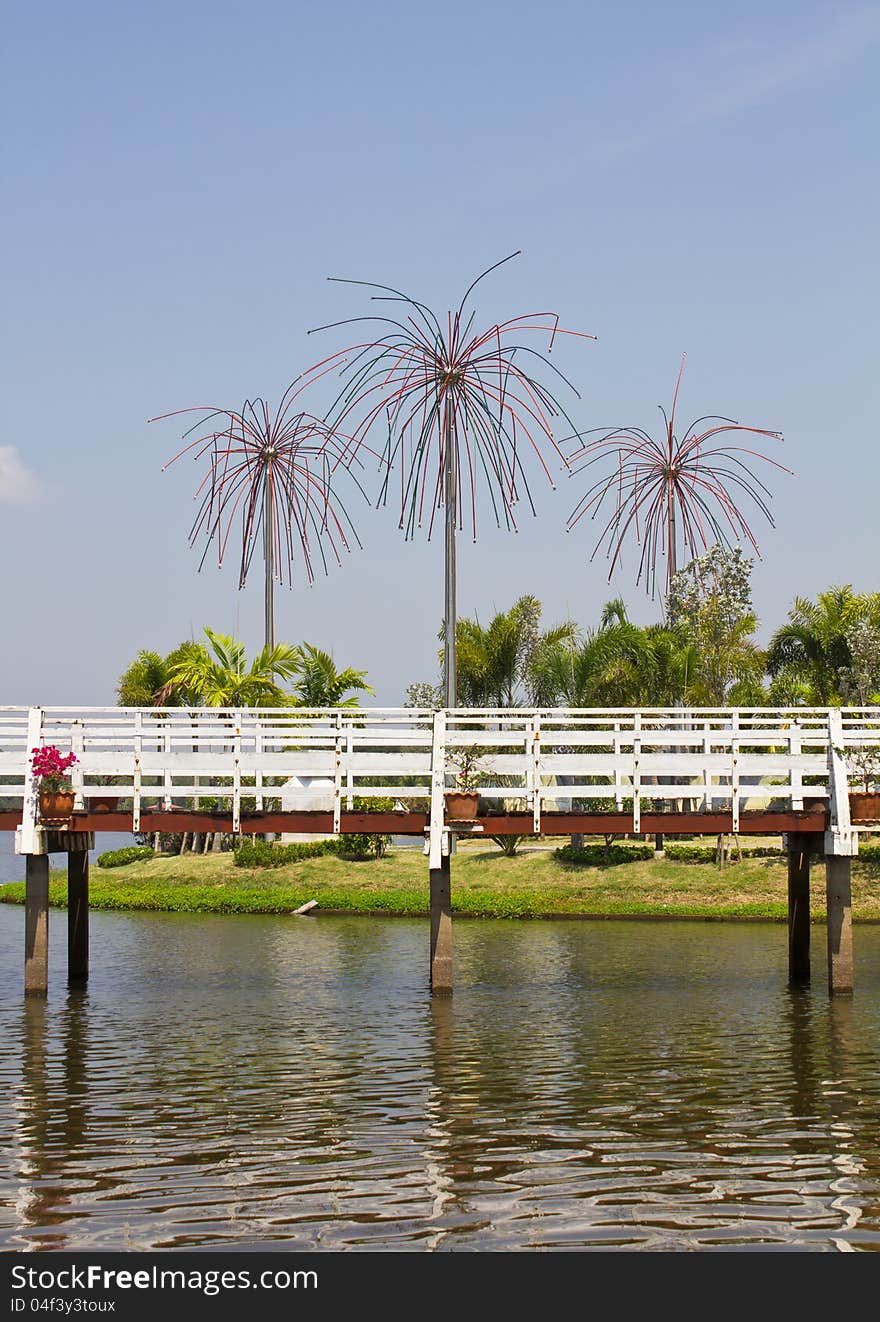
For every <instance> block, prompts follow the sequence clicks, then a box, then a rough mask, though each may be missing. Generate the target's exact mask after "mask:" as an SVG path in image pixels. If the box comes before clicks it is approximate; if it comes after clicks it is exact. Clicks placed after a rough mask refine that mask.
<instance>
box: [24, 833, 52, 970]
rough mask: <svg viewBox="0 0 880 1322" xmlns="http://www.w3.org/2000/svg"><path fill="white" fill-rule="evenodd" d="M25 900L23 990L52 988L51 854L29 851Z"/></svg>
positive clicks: (26, 866) (27, 855)
mask: <svg viewBox="0 0 880 1322" xmlns="http://www.w3.org/2000/svg"><path fill="white" fill-rule="evenodd" d="M25 858H26V860H27V861H26V864H25V901H24V994H25V996H45V995H46V994H47V993H48V990H49V856H48V854H26V855H25Z"/></svg>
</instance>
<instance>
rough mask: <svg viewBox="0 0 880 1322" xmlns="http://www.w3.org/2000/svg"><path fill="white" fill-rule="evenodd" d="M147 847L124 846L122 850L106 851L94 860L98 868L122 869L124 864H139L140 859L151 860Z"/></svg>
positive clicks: (148, 847)
mask: <svg viewBox="0 0 880 1322" xmlns="http://www.w3.org/2000/svg"><path fill="white" fill-rule="evenodd" d="M152 857H153V851H152V849H151V848H150V846H149V845H126V847H125V848H124V849H108V850H107V852H106V853H105V854H99V855H98V857H97V858H96V859H95V862H96V863H97V865H98V867H99V868H122V867H125V865H126V863H140V862H141V860H142V859H145V858H152Z"/></svg>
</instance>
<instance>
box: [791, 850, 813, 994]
mask: <svg viewBox="0 0 880 1322" xmlns="http://www.w3.org/2000/svg"><path fill="white" fill-rule="evenodd" d="M809 976H810V836H809V835H807V833H806V832H804V831H792V832H791V834H790V835H789V837H788V978H789V982H797V981H801V980H807V979H809Z"/></svg>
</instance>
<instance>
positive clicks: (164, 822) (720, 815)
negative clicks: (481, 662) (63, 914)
mask: <svg viewBox="0 0 880 1322" xmlns="http://www.w3.org/2000/svg"><path fill="white" fill-rule="evenodd" d="M20 822H21V813H17V812H5V813H0V831H14V830H15V828H16V826H18V825H19V823H20ZM480 822H481V823H482V825H483V831H484V833H485V834H486V835H533V834H534V820H533V817H532V814H531V813H504V814H495V813H492V814H489V815H487V816H486V817H481V818H480ZM427 825H428V817H427V814H426V813H423V812H382V813H367V812H357V813H355V812H343V813H342V816H341V819H340V829H341V832H342V834H343V835H355V834H361V833H365V834H372V835H422V834H423V833H424V831H425V829H426V827H427ZM827 826H828V813H827V811H826V810H825V808H820V809H819V810H818V811H817V810H816V809H811V810H810V811H806V812H794V811H791V810H789V811H785V812H742V813H740V818H739V834H740V835H781V834H783V833H785V832H789V831H804V832H807V833H809V834H816V835H821V834H822V832H824V831H825V830H826V828H827ZM71 827H72V829H74V830H77V831H116V832H125V831H131V829H132V816H131V813H130V812H128V813H126V812H108V813H86V812H77V813H74V815H73V818H72V821H71ZM140 829H141V831H142V832H143V833H144V834H145V835H149V834H150V833H151V832H153V831H176V832H179V831H223V832H227V833H231V832H232V816H231V814H220V813H207V812H204V813H200V812H192V811H190V810H188V809H181V810H180V811H173V812H168V811H164V810H158V811H155V812H151V811H150V810H149V809H144V810H142V811H141V826H140ZM240 830H241V834H242V835H259V834H262V833H263V832H270V833H271V832H276V831H277V832H292V833H297V834H299V833H305V832H309V833H316V834H318V833H321V834H323V833H326V834H332V832H333V814H332V812H266V813H252V814H242V819H241V827H240ZM658 831H660V832H662V833H663V834H664V835H718V834H722V833H723V834H727V835H730V834H731V833H732V832H733V817H732V814H731V813H729V812H711V813H705V812H703V813H701V812H691V813H673V812H664V813H642V818H641V831H640V834H641V835H646V836H650V835H655V834H656V833H657V832H658ZM577 833H581V834H583V835H611V834H615V835H632V834H633V817H632V813H575V812H559V813H557V812H545V813H542V815H541V834H542V835H548V836H553V835H572V834H577Z"/></svg>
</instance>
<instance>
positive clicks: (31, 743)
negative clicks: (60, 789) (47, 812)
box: [16, 707, 43, 854]
mask: <svg viewBox="0 0 880 1322" xmlns="http://www.w3.org/2000/svg"><path fill="white" fill-rule="evenodd" d="M42 740H43V709H42V707H29V708H28V720H27V748H26V749H25V756H24V794H23V796H22V802H21V827H20V829H19V831H18V839H17V841H16V852H17V853H19V854H32V853H33V852H34V850H35V849H36V844H37V810H38V809H39V806H40V792H39V790H38V788H37V783H36V781H35V780H34V777H33V776H32V775H31V749H33V748H39V747H40V745H41V744H42Z"/></svg>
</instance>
